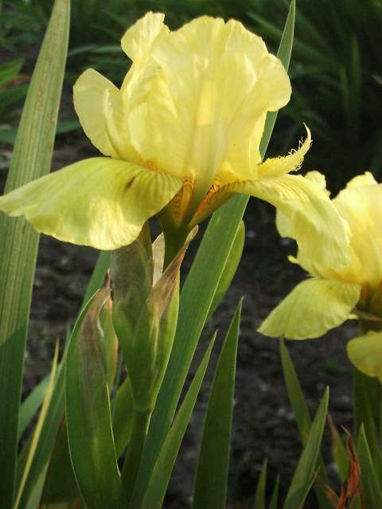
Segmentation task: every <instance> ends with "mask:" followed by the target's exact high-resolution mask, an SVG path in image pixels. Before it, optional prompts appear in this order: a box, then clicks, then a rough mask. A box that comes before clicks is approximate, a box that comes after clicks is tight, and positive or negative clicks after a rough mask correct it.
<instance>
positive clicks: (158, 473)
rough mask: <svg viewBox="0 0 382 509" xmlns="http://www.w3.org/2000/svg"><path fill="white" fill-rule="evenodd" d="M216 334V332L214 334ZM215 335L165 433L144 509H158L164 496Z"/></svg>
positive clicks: (144, 502)
mask: <svg viewBox="0 0 382 509" xmlns="http://www.w3.org/2000/svg"><path fill="white" fill-rule="evenodd" d="M215 336H216V334H215ZM215 336H214V337H213V338H212V340H211V342H210V344H209V346H208V348H207V351H206V353H205V354H204V357H203V359H202V362H201V363H200V365H199V367H198V370H197V372H196V374H195V377H194V379H193V381H192V383H191V385H190V387H189V389H188V391H187V394H186V396H185V398H184V401H183V402H182V404H181V406H180V409H179V411H178V413H177V414H176V417H175V419H174V422H173V424H172V426H171V428H170V430H169V432H168V434H167V437H166V440H165V442H164V444H163V447H162V449H161V452H160V455H159V457H158V460H157V462H156V464H155V467H154V470H153V473H152V476H151V479H150V482H149V484H148V487H147V490H146V492H145V497H144V501H143V505H142V507H143V508H144V509H160V508H161V507H162V503H163V499H164V497H165V494H166V491H167V486H168V483H169V480H170V476H171V472H172V469H173V466H174V463H175V460H176V457H177V455H178V451H179V448H180V445H181V443H182V440H183V437H184V434H185V432H186V429H187V426H188V423H189V422H190V419H191V415H192V411H193V409H194V406H195V403H196V398H197V397H198V394H199V391H200V387H201V385H202V382H203V378H204V375H205V373H206V370H207V366H208V362H209V359H210V355H211V351H212V347H213V345H214V341H215Z"/></svg>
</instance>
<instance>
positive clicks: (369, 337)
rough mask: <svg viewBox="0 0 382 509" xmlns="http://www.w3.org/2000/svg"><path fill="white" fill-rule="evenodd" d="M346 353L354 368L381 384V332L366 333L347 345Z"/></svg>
mask: <svg viewBox="0 0 382 509" xmlns="http://www.w3.org/2000/svg"><path fill="white" fill-rule="evenodd" d="M347 353H348V356H349V359H350V360H351V362H352V363H353V364H354V366H355V367H356V368H357V369H359V370H360V371H361V372H362V373H365V375H368V376H375V377H377V378H378V379H379V381H380V382H382V332H368V333H367V334H365V335H363V336H359V337H357V338H355V339H352V340H351V341H349V342H348V344H347Z"/></svg>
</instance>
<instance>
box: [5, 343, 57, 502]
mask: <svg viewBox="0 0 382 509" xmlns="http://www.w3.org/2000/svg"><path fill="white" fill-rule="evenodd" d="M57 361H58V343H56V349H55V352H54V358H53V364H52V369H51V372H50V377H49V384H48V387H47V390H46V394H45V398H44V402H43V404H42V408H41V412H40V416H39V418H38V421H37V424H36V427H35V429H34V432H33V437H32V440H31V444H30V447H29V451H28V457H27V460H26V464H25V468H24V472H23V475H22V478H21V482H20V485H19V487H18V492H17V496H16V501H15V505H14V509H18V507H19V506H20V500H21V496H22V494H23V490H24V487H25V483H26V480H27V478H28V474H29V471H30V468H31V466H32V462H33V457H34V454H35V452H36V448H37V444H38V441H39V438H40V435H41V432H42V429H43V424H44V421H45V419H46V416H47V411H48V408H49V405H50V402H51V399H52V396H53V390H54V386H55V381H56V380H55V379H56V373H57Z"/></svg>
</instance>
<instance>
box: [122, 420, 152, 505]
mask: <svg viewBox="0 0 382 509" xmlns="http://www.w3.org/2000/svg"><path fill="white" fill-rule="evenodd" d="M151 413H152V412H151V410H150V411H147V412H138V411H137V410H135V411H134V416H133V423H132V430H131V436H130V441H129V447H128V449H127V454H126V458H125V462H124V464H123V469H122V483H123V485H124V487H125V491H126V493H127V498H128V500H129V499H130V497H131V494H132V492H133V488H134V484H135V479H136V477H137V473H138V468H139V465H140V461H141V456H142V449H143V446H144V443H145V440H146V435H147V430H148V427H149V423H150V417H151Z"/></svg>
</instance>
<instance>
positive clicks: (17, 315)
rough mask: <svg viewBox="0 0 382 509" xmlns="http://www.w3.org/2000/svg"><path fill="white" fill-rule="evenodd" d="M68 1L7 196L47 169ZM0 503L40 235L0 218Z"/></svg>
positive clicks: (48, 44) (58, 17) (29, 102)
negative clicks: (0, 243)
mask: <svg viewBox="0 0 382 509" xmlns="http://www.w3.org/2000/svg"><path fill="white" fill-rule="evenodd" d="M69 15H70V2H69V0H57V1H56V3H55V5H54V9H53V12H52V16H51V19H50V22H49V26H48V29H47V32H46V36H45V39H44V42H43V45H42V48H41V51H40V54H39V57H38V60H37V64H36V67H35V71H34V73H33V77H32V81H31V84H30V87H29V91H28V95H27V99H26V102H25V107H24V110H23V115H22V118H21V122H20V127H19V130H18V134H17V138H16V143H15V147H14V152H13V157H12V163H11V167H10V170H9V176H8V180H7V184H6V190H7V191H10V190H11V189H14V188H16V187H18V186H20V185H22V184H25V183H26V182H29V181H30V180H33V179H35V178H37V177H40V176H42V175H43V174H45V173H47V171H48V170H49V168H50V163H51V157H52V150H53V142H54V135H55V127H56V123H57V115H58V107H59V102H60V97H61V89H62V82H63V77H64V68H65V60H66V51H67V45H68V34H69ZM0 238H2V239H3V240H4V242H3V243H2V247H1V251H0V323H1V328H0V344H1V346H0V408H1V412H2V415H1V420H0V471H1V476H0V499H1V500H2V504H3V507H4V509H6V508H10V507H11V506H12V503H13V497H14V489H15V488H14V487H15V470H16V451H17V423H18V413H19V404H20V394H21V383H22V371H23V360H24V350H25V343H26V337H27V330H28V320H29V310H30V302H31V295H32V284H33V279H34V271H35V265H36V257H37V249H38V235H37V233H36V232H35V231H33V230H32V228H31V227H30V226H29V225H28V224H26V222H25V220H23V219H8V218H6V217H5V216H4V215H1V217H0Z"/></svg>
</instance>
